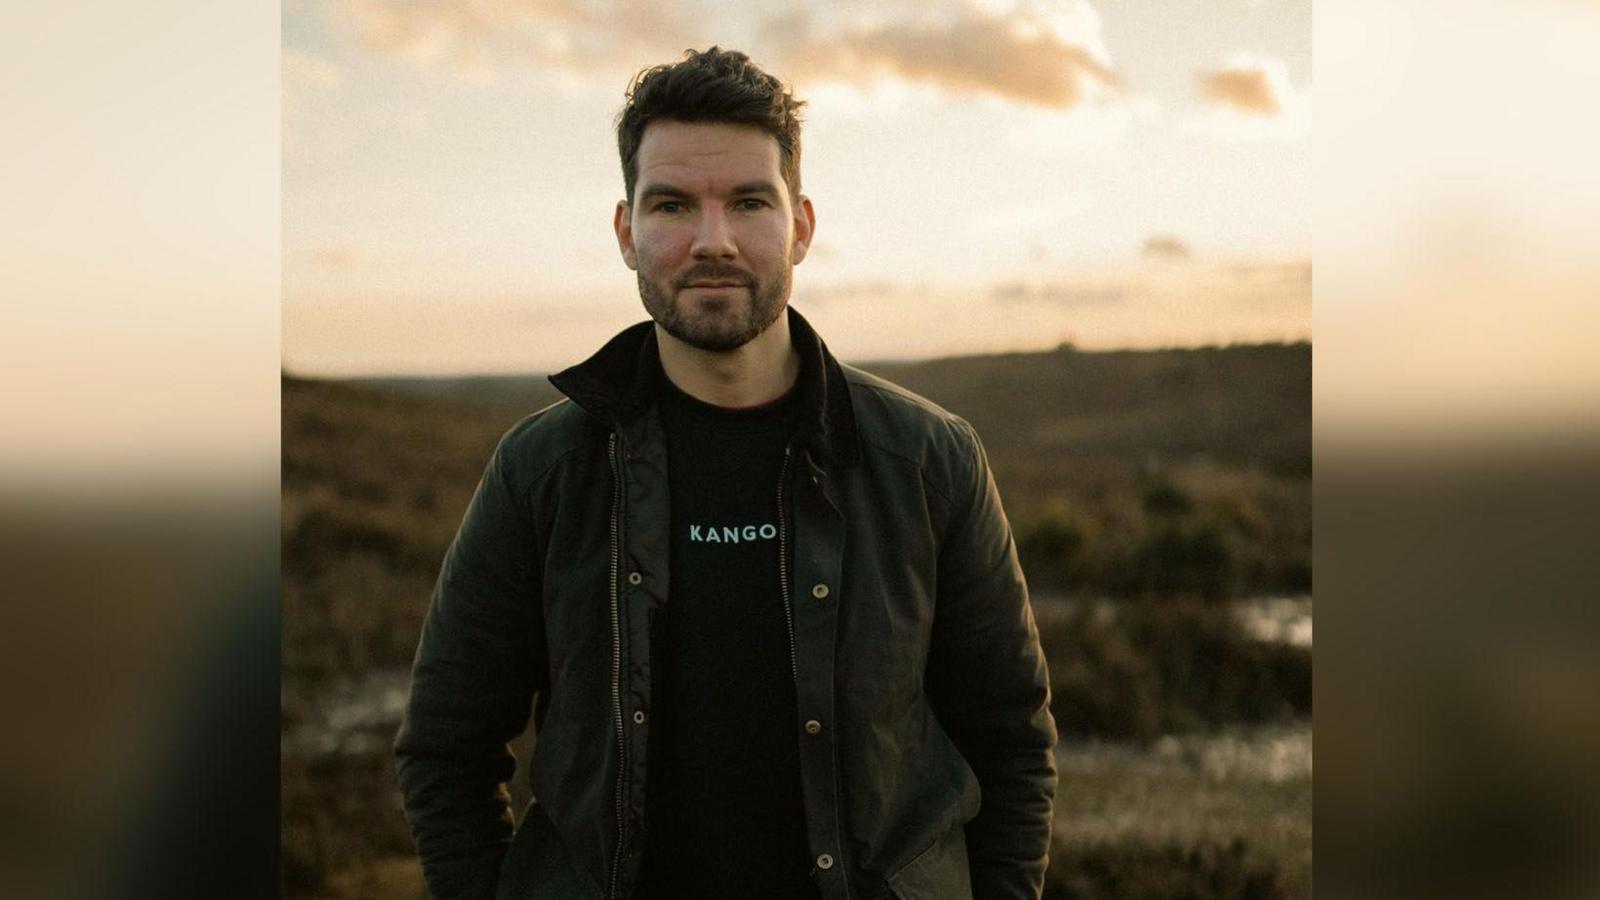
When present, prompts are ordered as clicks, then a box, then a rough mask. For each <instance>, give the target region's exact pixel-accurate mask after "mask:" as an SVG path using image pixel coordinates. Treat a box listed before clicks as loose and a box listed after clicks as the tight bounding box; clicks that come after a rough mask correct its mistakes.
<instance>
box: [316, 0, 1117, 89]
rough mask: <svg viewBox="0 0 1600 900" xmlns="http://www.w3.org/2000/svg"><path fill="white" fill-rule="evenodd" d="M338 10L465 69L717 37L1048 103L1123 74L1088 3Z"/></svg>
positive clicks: (385, 38)
mask: <svg viewBox="0 0 1600 900" xmlns="http://www.w3.org/2000/svg"><path fill="white" fill-rule="evenodd" d="M333 9H334V13H333V19H334V21H336V22H337V23H339V24H340V25H342V26H343V27H344V28H346V29H347V30H349V31H351V32H352V33H354V34H355V36H356V37H357V39H358V40H359V41H360V43H361V44H362V45H363V46H365V47H366V48H367V49H369V50H371V51H373V52H376V53H379V54H382V55H386V56H390V57H393V58H396V59H401V60H404V61H406V62H409V63H411V64H414V65H417V66H422V67H434V68H442V69H445V70H447V71H452V72H454V73H455V74H457V75H461V76H466V77H490V76H491V75H492V74H493V72H494V70H495V69H496V68H497V66H498V65H499V64H502V63H505V62H508V61H511V62H533V63H537V64H549V65H555V66H558V67H561V68H565V69H568V70H572V71H579V72H602V73H606V74H614V73H616V72H619V71H620V72H627V73H632V72H634V71H637V70H638V69H639V68H641V67H642V66H644V65H646V64H650V63H653V62H659V61H664V60H670V59H676V58H679V57H680V56H681V54H682V53H683V51H684V49H685V48H687V47H705V46H708V45H710V44H712V43H722V44H723V45H724V46H738V47H744V48H747V49H748V50H749V52H750V53H751V54H752V56H755V57H756V58H757V59H758V60H759V61H761V62H762V63H763V64H764V65H765V64H767V63H769V62H770V63H771V65H772V69H773V71H775V72H777V73H779V74H781V75H783V76H785V77H790V78H791V79H792V80H804V81H807V82H812V83H817V82H830V81H831V82H843V83H847V84H852V85H855V86H858V87H859V86H867V85H871V84H873V83H875V82H878V81H881V80H896V81H903V82H912V83H920V84H929V85H933V86H935V87H938V88H940V89H942V90H947V91H951V92H954V93H967V94H979V95H989V96H995V97H1000V98H1003V99H1006V100H1009V101H1013V102H1017V103H1022V104H1027V105H1032V106H1036V107H1042V108H1047V109H1056V110H1061V109H1071V108H1074V107H1077V106H1079V105H1081V104H1083V103H1084V102H1085V101H1086V100H1089V99H1093V98H1096V97H1102V96H1114V95H1116V94H1117V93H1118V89H1119V88H1120V86H1121V82H1122V79H1121V77H1120V76H1119V75H1118V74H1117V72H1116V71H1115V70H1114V69H1113V68H1112V66H1111V62H1110V54H1109V53H1108V52H1107V51H1106V48H1105V45H1104V42H1103V41H1102V39H1101V37H1100V20H1099V16H1098V15H1097V14H1096V13H1095V11H1094V8H1093V7H1092V6H1090V5H1089V4H1088V3H1087V2H1084V0H1015V2H1010V3H1007V0H942V2H938V3H929V4H911V3H901V4H888V5H886V6H884V5H879V6H872V7H858V6H857V5H854V4H846V3H844V2H841V0H833V2H827V3H821V4H818V5H816V6H813V7H809V8H808V11H806V12H801V13H794V12H782V13H774V12H772V11H770V10H763V9H761V8H760V7H755V6H749V7H744V8H743V9H740V10H738V11H731V10H729V9H728V8H726V7H717V6H714V5H713V4H710V3H709V0H609V2H607V0H592V2H580V0H484V2H480V3H471V4H467V3H458V2H448V0H415V2H410V3H405V4H395V3H386V2H381V0H341V2H340V3H338V4H337V5H336V6H335V7H333ZM862 9H865V10H867V11H865V12H863V11H861V10H862Z"/></svg>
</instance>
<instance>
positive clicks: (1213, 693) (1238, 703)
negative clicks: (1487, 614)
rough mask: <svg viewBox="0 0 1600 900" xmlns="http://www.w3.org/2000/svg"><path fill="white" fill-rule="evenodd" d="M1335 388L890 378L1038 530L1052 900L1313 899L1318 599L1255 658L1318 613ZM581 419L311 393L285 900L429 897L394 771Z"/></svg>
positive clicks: (375, 388) (1040, 365) (298, 479)
mask: <svg viewBox="0 0 1600 900" xmlns="http://www.w3.org/2000/svg"><path fill="white" fill-rule="evenodd" d="M1310 361H1311V350H1310V347H1309V346H1308V345H1305V344H1296V345H1260V346H1249V347H1228V348H1206V349H1200V350H1169V351H1151V352H1117V353H1085V352H1079V351H1076V350H1072V349H1071V348H1062V349H1060V350H1057V351H1055V352H1050V353H1037V354H1009V355H1003V356H989V357H970V358H959V359H948V360H934V361H928V362H923V363H916V364H903V363H900V364H882V365H868V366H866V368H869V369H870V370H872V371H874V372H876V373H877V374H880V375H883V376H884V377H887V378H890V379H891V380H894V381H897V382H899V383H901V384H904V385H906V386H907V387H909V388H911V389H913V390H915V391H917V392H919V393H922V394H923V395H925V396H928V397H930V398H931V399H933V400H935V401H936V402H938V403H940V404H941V405H943V406H945V407H946V408H948V409H950V410H952V411H954V412H957V413H959V414H961V415H964V416H965V417H967V418H968V419H969V420H970V421H972V422H973V424H974V426H975V427H976V428H977V429H978V432H979V434H980V435H982V437H983V439H984V441H985V446H986V448H987V450H988V452H989V455H990V458H991V462H992V463H993V466H994V469H995V473H996V480H997V482H998V483H999V486H1000V489H1001V493H1002V496H1003V497H1004V498H1005V502H1006V506H1007V511H1008V513H1009V514H1010V517H1011V519H1012V523H1013V526H1014V528H1015V530H1016V533H1017V538H1018V545H1019V551H1020V552H1021V554H1022V558H1023V563H1024V567H1025V569H1026V570H1027V574H1028V577H1029V582H1030V585H1031V586H1032V587H1033V588H1034V590H1035V598H1036V605H1037V606H1038V608H1039V610H1040V621H1041V626H1042V631H1043V633H1044V638H1045V641H1046V649H1047V652H1048V653H1049V655H1050V660H1051V670H1052V680H1053V687H1054V695H1055V704H1056V705H1055V712H1056V715H1057V719H1058V722H1060V723H1061V725H1062V731H1063V736H1064V740H1063V743H1062V745H1061V747H1060V748H1059V749H1058V757H1059V759H1060V762H1061V769H1062V776H1061V783H1060V788H1059V797H1060V802H1059V804H1058V814H1059V820H1058V823H1057V832H1058V834H1057V843H1056V848H1055V851H1054V852H1053V854H1052V857H1053V860H1052V868H1051V873H1050V880H1049V884H1048V886H1047V894H1046V896H1048V897H1060V898H1064V897H1078V898H1093V897H1108V898H1109V897H1167V896H1190V897H1197V898H1206V897H1239V898H1254V897H1261V898H1267V897H1294V898H1298V897H1309V896H1310V879H1309V873H1310V828H1311V820H1310V811H1311V807H1310V803H1311V790H1310V773H1311V741H1310V733H1311V732H1310V714H1311V704H1310V647H1309V600H1308V599H1299V600H1295V599H1289V600H1286V601H1282V602H1279V601H1274V602H1275V603H1278V605H1280V606H1281V605H1282V603H1284V602H1286V603H1288V604H1289V605H1290V606H1294V605H1295V604H1298V605H1299V606H1300V607H1303V608H1304V614H1303V616H1301V618H1303V619H1304V622H1303V623H1301V624H1303V626H1304V628H1303V631H1304V640H1301V639H1299V638H1296V637H1292V636H1287V635H1290V631H1293V632H1294V633H1295V634H1298V633H1299V632H1298V631H1295V630H1294V629H1290V631H1285V633H1284V635H1280V636H1278V637H1273V636H1270V635H1266V634H1264V633H1261V632H1260V631H1259V629H1257V630H1256V631H1252V630H1251V628H1250V627H1247V624H1248V622H1247V620H1248V619H1249V616H1247V615H1245V613H1246V612H1248V610H1249V609H1261V608H1266V607H1263V606H1262V602H1263V601H1259V600H1255V601H1253V602H1255V606H1250V604H1247V603H1245V602H1244V601H1246V600H1247V599H1250V598H1262V597H1280V598H1283V597H1286V598H1305V597H1307V596H1308V595H1309V593H1310V587H1311V567H1310V558H1311V542H1310V513H1311V510H1310V505H1311V493H1310V478H1309V476H1310ZM554 399H556V395H555V393H554V391H553V389H551V388H550V387H549V385H548V383H545V382H543V380H542V379H540V378H533V377H528V378H475V379H437V380H420V379H381V380H367V381H361V382H329V381H313V380H306V379H300V378H295V377H291V376H287V375H286V376H285V378H284V381H283V417H284V418H283V565H284V572H283V581H284V598H283V609H284V623H283V627H284V631H283V639H284V645H283V646H284V656H283V688H282V698H283V700H282V703H283V785H282V786H283V794H282V795H283V842H284V860H285V863H284V866H285V871H284V876H285V877H284V883H285V890H286V894H287V895H288V896H291V897H299V898H312V897H318V898H354V897H373V898H395V900H398V898H415V897H422V896H425V892H424V890H423V887H422V883H421V877H420V872H419V870H418V868H417V866H416V863H415V861H414V859H413V857H412V855H411V852H412V851H411V846H410V839H409V834H408V832H407V831H406V827H405V823H404V820H403V818H402V817H401V815H400V811H399V804H398V796H397V795H396V793H395V790H394V787H393V775H392V765H391V761H390V758H389V755H388V749H387V748H388V743H389V741H390V740H391V739H392V737H393V732H394V728H395V725H396V723H397V721H398V712H399V709H400V707H401V704H403V700H404V696H405V685H406V667H407V665H408V664H409V662H410V659H411V655H412V652H413V650H414V648H415V645H416V639H417V634H418V629H419V627H420V624H421V621H422V617H423V615H424V613H425V612H426V605H427V599H428V595H429V591H430V590H431V587H432V582H433V578H434V576H435V574H436V572H437V568H438V565H439V561H440V559H441V558H442V557H443V554H444V551H445V549H446V547H447V546H448V544H449V541H450V539H451V537H452V536H453V534H454V531H455V527H456V525H457V523H458V522H459V520H460V516H461V513H462V511H463V510H464V509H465V506H466V503H467V501H468V499H469V498H470V496H471V492H472V489H473V486H474V485H475V483H476V481H477V478H478V475H479V474H480V472H481V470H482V466H483V464H484V462H485V461H486V460H487V458H488V454H489V452H490V450H491V448H492V447H493V446H494V443H495V441H496V440H497V439H498V438H499V436H500V435H501V434H502V433H503V432H504V431H505V429H506V428H508V427H509V426H510V425H511V424H512V423H513V422H515V421H516V420H517V419H518V418H520V417H521V416H522V415H524V414H526V413H527V412H530V411H532V410H534V409H537V408H539V407H540V406H543V405H545V404H546V403H549V402H551V401H553V400H554ZM1269 605H1270V604H1269ZM1272 608H1274V609H1275V608H1277V607H1275V606H1274V607H1272ZM1297 608H1298V607H1297ZM1257 618H1260V617H1259V616H1258V617H1257ZM1299 627H1300V626H1299V625H1296V626H1295V628H1296V629H1298V628H1299ZM529 740H530V739H529V738H528V737H525V738H524V739H523V741H522V743H521V745H520V751H521V752H522V754H523V755H524V759H525V753H526V750H527V748H528V746H530V743H529ZM524 774H525V773H522V772H519V773H518V776H517V782H516V783H515V785H514V790H515V791H516V799H517V800H518V802H519V803H520V802H521V801H523V800H525V799H526V788H525V786H524V784H525V782H524Z"/></svg>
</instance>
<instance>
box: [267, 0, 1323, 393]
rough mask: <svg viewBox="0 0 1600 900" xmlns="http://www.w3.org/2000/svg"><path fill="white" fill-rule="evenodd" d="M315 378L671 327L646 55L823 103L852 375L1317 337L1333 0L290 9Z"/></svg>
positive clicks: (285, 61) (292, 128) (510, 354)
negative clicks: (640, 195) (645, 169)
mask: <svg viewBox="0 0 1600 900" xmlns="http://www.w3.org/2000/svg"><path fill="white" fill-rule="evenodd" d="M282 15H283V22H282V41H283V49H282V139H283V157H282V158H283V169H282V182H281V190H282V204H283V206H282V229H283V231H282V254H283V255H282V285H283V301H282V315H283V331H282V335H283V363H284V367H285V369H286V370H288V371H290V372H293V373H296V374H304V375H327V376H340V375H363V374H422V375H427V374H465V373H509V372H533V371H551V370H554V369H558V368H562V367H565V366H567V365H570V364H572V363H575V362H578V361H580V360H582V359H583V358H585V357H587V356H588V355H589V353H591V352H593V350H594V349H596V348H597V347H598V346H599V345H600V344H601V343H603V342H604V341H605V340H606V339H607V338H608V337H610V336H611V335H612V334H614V333H615V332H616V331H618V330H620V329H621V328H623V327H626V326H627V325H630V324H632V323H634V322H637V321H641V320H643V318H644V317H645V316H644V311H643V308H642V306H641V305H640V303H639V299H638V292H637V288H636V285H635V283H634V276H633V273H632V272H631V271H629V270H628V269H626V268H625V267H624V266H623V264H622V261H621V258H620V256H619V254H618V251H617V247H616V240H615V237H614V235H613V233H612V229H611V220H612V211H613V208H614V206H615V204H616V201H617V200H619V199H620V198H621V196H622V180H621V173H620V164H619V162H618V160H617V152H616V139H615V132H614V130H613V122H614V117H615V115H616V112H617V110H618V109H619V108H620V107H621V105H622V103H623V100H624V91H625V89H626V87H627V85H628V83H629V81H630V80H631V78H632V77H633V75H634V74H635V73H636V72H638V71H639V70H640V69H642V68H645V67H647V66H650V65H655V64H658V63H663V62H671V61H673V60H676V59H679V58H681V57H682V55H683V52H684V51H685V50H686V49H688V48H691V47H693V48H700V49H703V48H705V47H708V46H710V45H712V44H720V45H721V46H724V47H729V48H736V49H740V50H744V51H745V52H747V53H748V54H750V56H751V57H752V59H754V60H755V61H756V62H757V63H758V64H759V65H761V66H763V67H764V68H766V69H768V70H769V71H771V72H773V73H774V74H776V75H778V76H779V77H780V78H782V79H783V80H785V81H786V82H789V83H791V84H792V85H793V86H794V89H795V91H796V93H797V95H798V96H799V97H800V98H801V99H803V100H805V101H806V106H805V108H804V110H803V119H804V133H803V155H802V181H803V188H804V192H805V193H806V194H807V195H808V196H809V197H810V198H811V199H812V201H813V203H814V205H815V207H816V212H817V220H818V224H817V231H816V237H815V240H814V242H813V244H812V247H811V252H810V254H809V255H808V256H807V258H806V260H805V261H804V262H803V263H802V264H801V265H800V266H799V267H798V268H797V269H796V272H795V281H794V293H793V295H792V297H791V302H792V304H793V305H794V306H795V307H796V308H797V309H799V310H800V311H801V312H802V313H804V314H805V315H806V316H807V317H808V318H809V319H810V320H811V321H812V323H813V324H814V325H816V327H817V328H818V331H819V332H820V333H821V334H822V335H823V337H824V339H825V340H826V341H827V342H828V344H829V347H830V348H831V349H832V350H833V351H834V353H835V354H837V355H839V356H840V357H841V358H844V359H846V360H853V361H866V360H880V359H907V358H922V357H930V356H944V355H953V354H967V353H982V352H997V351H1010V350H1033V349H1047V348H1052V347H1055V346H1057V345H1059V344H1060V343H1062V342H1064V341H1070V342H1072V343H1074V344H1076V345H1077V346H1079V347H1081V348H1084V349H1106V348H1122V347H1165V346H1198V345H1206V344H1227V343H1240V342H1257V341H1276V340H1305V339H1309V338H1310V335H1311V245H1312V237H1311V233H1312V226H1311V217H1310V190H1311V185H1310V167H1311V151H1310V137H1311V114H1312V108H1311V107H1312V103H1311V87H1312V85H1311V64H1312V58H1311V4H1310V3H1309V2H1291V0H1206V2H1201V0H1125V2H1120V3H1095V4H1091V3H1088V2H1078V0H1021V2H1011V0H934V2H926V0H883V2H865V3H862V2H853V3H841V2H832V0H825V2H814V3H807V4H782V3H764V2H747V3H741V4H737V5H735V4H713V3H706V2H700V0H649V2H643V0H640V2H634V0H621V2H605V0H589V2H579V0H481V2H465V3H447V2H430V0H414V2H403V3H402V2H388V0H329V2H324V3H309V2H299V0H286V2H285V3H284V4H283V6H282Z"/></svg>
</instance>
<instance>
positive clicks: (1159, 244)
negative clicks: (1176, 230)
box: [1144, 234, 1192, 259]
mask: <svg viewBox="0 0 1600 900" xmlns="http://www.w3.org/2000/svg"><path fill="white" fill-rule="evenodd" d="M1144 255H1145V257H1146V258H1147V259H1188V258H1189V257H1190V256H1191V255H1192V254H1191V253H1190V251H1189V245H1188V244H1185V243H1184V242H1183V241H1182V240H1180V239H1179V238H1177V237H1176V236H1174V235H1170V234H1153V235H1151V236H1150V237H1148V238H1146V239H1145V242H1144Z"/></svg>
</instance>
